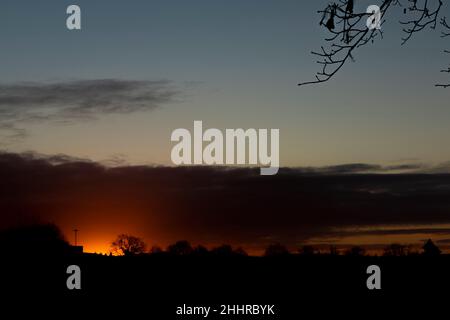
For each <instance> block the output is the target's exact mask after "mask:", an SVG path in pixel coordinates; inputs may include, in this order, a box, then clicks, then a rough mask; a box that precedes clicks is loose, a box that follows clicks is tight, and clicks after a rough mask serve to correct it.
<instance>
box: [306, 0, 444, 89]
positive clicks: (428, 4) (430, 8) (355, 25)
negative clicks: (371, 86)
mask: <svg viewBox="0 0 450 320" xmlns="http://www.w3.org/2000/svg"><path fill="white" fill-rule="evenodd" d="M403 4H405V6H403ZM393 8H403V13H404V14H405V15H407V16H408V17H409V18H408V19H407V20H405V21H400V24H401V25H402V27H403V32H404V33H405V36H404V37H403V38H402V39H401V40H402V42H401V44H402V45H403V44H405V43H406V42H408V41H409V40H410V39H411V37H412V36H413V35H414V34H415V33H417V32H420V31H423V30H425V29H433V30H434V29H436V27H437V26H438V25H440V26H441V27H442V29H443V31H442V34H441V36H442V37H443V38H445V37H447V36H450V26H449V25H448V23H447V20H446V17H445V16H443V15H442V12H443V11H444V10H443V9H442V8H443V3H442V0H407V1H404V0H383V1H382V2H381V4H380V6H379V9H380V11H379V18H380V22H379V23H380V25H382V24H383V23H384V22H385V17H386V14H387V13H388V12H390V11H392V10H393ZM354 9H355V8H354V1H353V0H339V1H338V2H334V3H332V4H329V5H328V6H327V7H326V8H325V9H323V10H320V11H318V13H319V14H321V15H322V19H321V20H320V25H322V26H324V27H325V28H326V29H327V30H328V33H329V34H330V36H329V37H327V38H325V42H326V43H327V44H328V45H326V46H322V47H321V50H320V51H312V52H311V53H312V54H313V55H315V56H317V57H318V59H317V61H316V62H317V63H318V64H319V65H320V66H321V69H320V71H318V72H317V74H316V77H315V80H313V81H307V82H302V83H299V85H300V86H302V85H307V84H317V83H322V82H326V81H328V80H330V79H331V78H332V77H334V76H335V75H336V74H337V73H338V72H339V70H340V69H341V68H342V67H343V66H344V65H345V64H346V63H347V62H348V61H349V60H350V61H354V53H355V51H356V50H357V49H359V48H361V47H363V46H365V45H367V44H370V43H374V42H375V40H376V39H378V38H382V37H383V31H382V30H381V28H377V27H376V26H374V27H371V28H369V25H368V23H369V22H370V23H371V24H374V23H375V22H376V21H374V20H371V19H372V17H373V14H374V12H370V11H369V10H366V11H362V12H355V10H354ZM367 11H369V12H367ZM445 52H446V53H449V51H445ZM441 71H442V72H449V73H450V67H449V68H448V69H444V70H441ZM436 86H437V87H444V88H447V87H449V86H450V84H436Z"/></svg>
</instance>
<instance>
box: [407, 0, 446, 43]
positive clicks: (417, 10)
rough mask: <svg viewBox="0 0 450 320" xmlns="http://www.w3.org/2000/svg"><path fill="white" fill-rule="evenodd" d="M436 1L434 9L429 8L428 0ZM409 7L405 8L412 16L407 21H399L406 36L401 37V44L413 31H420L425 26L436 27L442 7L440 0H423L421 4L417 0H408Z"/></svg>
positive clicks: (430, 0)
mask: <svg viewBox="0 0 450 320" xmlns="http://www.w3.org/2000/svg"><path fill="white" fill-rule="evenodd" d="M436 1H438V4H437V6H436V7H435V9H430V7H431V5H430V2H436ZM408 2H409V8H408V9H407V10H408V11H409V12H410V13H411V14H412V15H413V17H412V18H411V19H410V20H408V21H400V24H402V25H404V26H405V27H404V28H403V31H404V32H405V33H406V36H405V37H404V38H402V45H404V44H405V43H406V42H407V41H408V40H409V39H410V38H411V37H412V36H413V34H414V33H417V32H420V31H422V30H423V29H425V28H426V27H428V26H429V27H430V28H431V29H433V30H434V29H436V25H437V22H438V16H439V12H440V11H441V8H442V1H441V0H424V1H423V5H422V6H420V4H419V6H418V4H417V3H418V2H419V0H408Z"/></svg>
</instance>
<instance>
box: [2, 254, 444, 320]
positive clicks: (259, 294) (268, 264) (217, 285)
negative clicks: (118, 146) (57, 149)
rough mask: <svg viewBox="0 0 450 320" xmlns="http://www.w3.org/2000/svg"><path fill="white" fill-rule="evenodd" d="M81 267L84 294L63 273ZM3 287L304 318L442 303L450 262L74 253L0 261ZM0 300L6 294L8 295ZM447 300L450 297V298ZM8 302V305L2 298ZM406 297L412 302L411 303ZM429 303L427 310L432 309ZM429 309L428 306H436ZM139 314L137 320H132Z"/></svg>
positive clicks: (165, 307) (134, 304)
mask: <svg viewBox="0 0 450 320" xmlns="http://www.w3.org/2000/svg"><path fill="white" fill-rule="evenodd" d="M374 264H375V265H378V266H379V267H380V268H381V287H382V289H381V290H368V289H367V286H366V280H367V278H368V276H369V275H367V274H366V269H367V267H368V266H369V265H374ZM69 265H78V266H80V268H81V287H82V288H81V290H68V289H67V287H66V279H67V277H68V275H67V274H66V268H67V267H68V266H69ZM1 268H2V270H1V275H2V277H3V280H2V286H1V290H2V291H3V293H4V294H5V295H4V296H5V297H9V299H11V300H14V299H20V301H21V302H24V303H27V302H29V301H30V302H33V301H37V300H40V299H45V301H46V302H47V305H45V304H44V305H43V306H44V307H45V306H48V307H49V308H50V309H51V308H53V307H54V306H56V305H58V303H59V301H63V302H65V303H69V304H70V303H72V302H73V305H72V307H73V306H76V307H75V309H77V310H79V309H81V308H83V307H85V306H87V305H90V306H91V307H92V306H94V307H95V308H98V309H99V310H102V309H104V310H105V312H108V311H112V310H117V311H118V312H119V311H120V312H133V313H134V312H136V313H141V312H143V314H145V315H146V316H145V317H144V318H148V319H155V317H153V316H156V315H157V317H156V319H202V318H204V317H203V316H202V315H197V316H193V315H189V316H188V315H177V314H176V311H177V307H179V306H183V305H186V306H211V310H212V309H217V310H218V312H219V313H220V310H221V305H227V304H229V305H243V304H252V305H253V304H257V305H266V304H267V305H275V306H274V310H275V313H276V315H275V316H274V315H271V316H261V315H259V316H255V315H252V316H248V315H247V316H243V315H220V314H212V315H211V314H210V315H209V316H208V317H207V318H208V319H211V318H218V319H242V318H249V319H294V318H295V319H298V318H300V316H301V315H304V313H305V312H306V311H308V312H309V311H313V312H314V314H315V315H316V316H317V317H319V318H321V316H324V315H337V314H342V315H346V314H347V315H348V314H349V313H351V312H355V310H353V308H356V307H365V308H367V309H366V310H370V312H375V311H377V312H381V311H382V310H383V309H384V308H386V309H388V308H391V306H393V307H396V308H398V309H399V310H401V309H408V310H411V308H412V307H415V306H414V303H413V302H412V301H422V302H423V303H424V304H425V301H433V300H434V299H436V304H437V305H438V302H437V301H438V300H440V299H442V298H445V295H446V293H445V292H447V291H448V288H450V256H448V255H441V256H436V257H426V256H405V257H351V256H328V255H319V256H300V255H299V256H297V255H291V256H286V257H270V258H261V257H173V256H165V255H161V256H158V255H156V256H142V257H108V256H93V255H78V256H77V255H74V256H66V257H60V258H57V259H55V258H54V257H53V258H46V257H43V256H37V257H25V258H24V257H21V258H17V257H16V258H14V257H10V258H8V259H5V260H2V264H1ZM2 295H3V294H2ZM447 296H448V294H447ZM4 301H6V300H4ZM401 301H410V304H409V305H408V304H406V305H405V304H404V303H403V302H401ZM425 306H426V305H425ZM430 307H431V305H430ZM131 318H132V319H134V317H130V319H131Z"/></svg>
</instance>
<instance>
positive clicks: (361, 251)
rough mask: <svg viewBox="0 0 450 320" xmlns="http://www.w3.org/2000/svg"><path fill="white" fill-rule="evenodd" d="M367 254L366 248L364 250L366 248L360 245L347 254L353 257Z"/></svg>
mask: <svg viewBox="0 0 450 320" xmlns="http://www.w3.org/2000/svg"><path fill="white" fill-rule="evenodd" d="M365 254H366V250H364V248H362V247H359V246H355V247H352V248H350V249H349V250H348V251H347V252H346V255H347V256H353V257H361V256H364V255H365Z"/></svg>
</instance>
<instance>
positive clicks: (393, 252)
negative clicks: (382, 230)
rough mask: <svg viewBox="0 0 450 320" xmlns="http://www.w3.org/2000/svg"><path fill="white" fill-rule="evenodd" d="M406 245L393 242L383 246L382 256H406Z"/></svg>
mask: <svg viewBox="0 0 450 320" xmlns="http://www.w3.org/2000/svg"><path fill="white" fill-rule="evenodd" d="M406 254H407V247H406V246H404V245H401V244H398V243H393V244H390V245H389V246H387V247H386V248H384V253H383V255H384V256H394V257H401V256H406Z"/></svg>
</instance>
